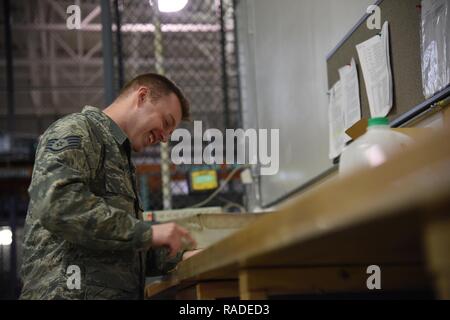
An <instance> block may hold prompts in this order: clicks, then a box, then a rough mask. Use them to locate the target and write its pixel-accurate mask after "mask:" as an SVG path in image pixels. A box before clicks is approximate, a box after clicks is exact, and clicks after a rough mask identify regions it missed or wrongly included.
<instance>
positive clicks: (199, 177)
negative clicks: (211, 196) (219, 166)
mask: <svg viewBox="0 0 450 320" xmlns="http://www.w3.org/2000/svg"><path fill="white" fill-rule="evenodd" d="M191 184H192V189H193V190H195V191H203V190H211V189H216V188H217V187H218V182H217V172H216V171H214V170H200V171H194V172H192V173H191Z"/></svg>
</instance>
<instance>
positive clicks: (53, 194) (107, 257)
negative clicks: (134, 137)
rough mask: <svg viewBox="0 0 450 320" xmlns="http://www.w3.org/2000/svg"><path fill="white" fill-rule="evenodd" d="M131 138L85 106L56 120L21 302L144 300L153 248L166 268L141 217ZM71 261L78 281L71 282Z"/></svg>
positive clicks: (34, 191) (30, 225) (44, 155)
mask: <svg viewBox="0 0 450 320" xmlns="http://www.w3.org/2000/svg"><path fill="white" fill-rule="evenodd" d="M130 155H131V142H130V140H129V139H128V138H127V135H126V134H125V133H124V131H123V130H122V129H121V128H120V127H119V126H118V125H117V124H116V123H115V122H114V121H113V120H112V119H111V118H109V117H108V116H107V115H106V114H105V113H104V112H102V111H101V110H99V109H97V108H94V107H90V106H87V107H85V108H84V109H83V111H82V112H81V113H75V114H71V115H69V116H66V117H64V118H62V119H60V120H59V121H57V122H55V123H54V124H53V125H51V126H50V127H49V128H48V129H47V131H46V132H45V133H44V134H43V135H42V136H41V139H40V141H39V145H38V148H37V152H36V160H35V166H34V169H33V176H32V182H31V185H30V187H29V194H30V204H29V208H28V214H27V219H26V225H25V240H24V246H23V248H24V249H23V265H22V270H21V274H22V280H23V283H24V286H23V290H22V294H21V299H139V298H142V294H143V286H144V279H145V260H146V253H147V250H149V249H151V251H150V253H151V254H152V263H153V264H154V265H155V266H158V267H159V271H160V272H165V271H167V268H171V267H173V266H174V265H175V264H176V263H177V262H178V261H179V260H180V258H181V255H180V254H178V255H177V257H176V258H175V259H173V260H172V261H168V263H164V261H163V260H162V259H159V260H158V261H157V260H155V257H156V258H157V257H161V256H163V255H164V253H165V252H167V250H164V248H163V247H160V248H154V247H153V246H152V230H153V229H152V225H151V223H150V222H146V221H143V220H142V211H143V210H142V206H141V202H140V200H139V196H138V193H137V190H136V176H135V167H134V165H133V163H132V161H131V159H130ZM70 266H76V268H79V270H80V285H79V287H76V288H73V286H70V281H71V273H70V272H68V270H69V267H70Z"/></svg>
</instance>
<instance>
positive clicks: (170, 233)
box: [152, 223, 197, 258]
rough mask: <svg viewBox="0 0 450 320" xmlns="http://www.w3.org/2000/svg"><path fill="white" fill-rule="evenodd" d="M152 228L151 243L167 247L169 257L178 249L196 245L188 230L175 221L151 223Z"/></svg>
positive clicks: (174, 254)
mask: <svg viewBox="0 0 450 320" xmlns="http://www.w3.org/2000/svg"><path fill="white" fill-rule="evenodd" d="M152 229H153V239H152V245H153V246H155V247H164V246H165V247H168V249H169V250H170V254H169V257H170V258H173V257H175V256H176V254H177V252H178V251H180V250H187V249H193V248H195V247H196V246H197V244H196V242H195V240H194V239H193V238H192V236H191V235H190V234H189V232H188V231H187V230H186V229H184V228H182V227H180V226H179V225H177V224H175V223H165V224H157V225H153V226H152Z"/></svg>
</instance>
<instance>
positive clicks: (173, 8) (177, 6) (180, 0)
mask: <svg viewBox="0 0 450 320" xmlns="http://www.w3.org/2000/svg"><path fill="white" fill-rule="evenodd" d="M157 1H158V10H159V11H160V12H178V11H180V10H183V8H184V7H185V6H186V5H187V3H188V0H157Z"/></svg>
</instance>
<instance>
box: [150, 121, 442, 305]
mask: <svg viewBox="0 0 450 320" xmlns="http://www.w3.org/2000/svg"><path fill="white" fill-rule="evenodd" d="M371 265H376V266H379V267H380V271H381V291H405V292H407V291H408V290H427V289H431V290H435V291H434V292H435V294H436V296H437V297H439V298H445V299H449V298H450V130H449V129H446V130H444V131H442V132H440V133H439V134H436V135H433V136H432V137H431V138H430V139H428V140H426V141H424V142H423V143H421V144H418V145H416V146H415V147H414V148H412V149H411V150H408V151H406V152H404V153H403V154H400V155H399V156H398V157H396V158H395V159H392V160H391V161H389V162H387V163H385V164H384V165H382V166H380V167H378V168H375V169H371V170H365V171H361V172H359V173H357V174H356V175H353V176H350V177H346V178H339V177H337V176H335V177H333V178H330V179H329V180H328V181H326V182H325V183H323V184H321V185H320V186H319V187H316V188H314V189H313V190H311V191H309V192H306V193H304V194H301V195H299V196H298V197H297V198H295V199H293V200H291V201H290V202H289V203H288V204H286V205H285V206H284V207H283V208H280V209H279V210H277V211H276V212H274V213H270V214H267V215H265V216H263V217H261V218H259V219H257V221H256V222H254V223H252V224H251V225H249V226H247V227H245V228H244V229H242V230H240V231H238V232H237V233H235V234H233V235H232V236H230V237H228V238H226V239H224V240H222V241H220V242H218V243H216V244H215V245H213V246H211V247H209V248H208V249H206V250H204V251H203V252H201V253H200V254H198V255H196V256H194V257H192V258H190V259H188V260H186V261H183V262H181V263H180V264H179V265H178V267H177V269H176V270H174V272H172V273H171V274H170V276H169V277H168V278H167V279H166V280H165V281H163V282H161V283H157V284H152V285H149V286H147V288H146V296H147V298H163V297H172V298H190V299H216V298H224V297H240V298H241V299H265V298H268V297H270V296H275V295H294V294H295V295H297V294H324V293H342V292H355V293H368V292H369V291H370V290H369V289H368V287H367V279H368V278H369V276H370V274H368V273H367V268H368V267H369V266H371Z"/></svg>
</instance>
